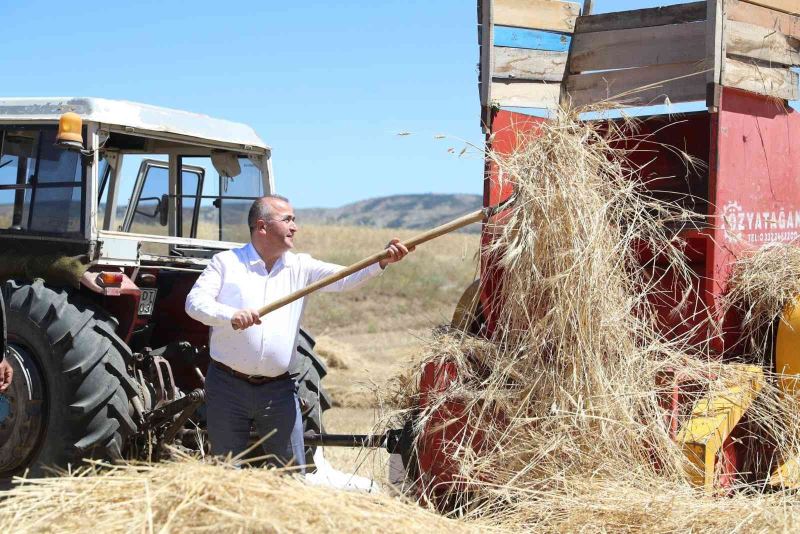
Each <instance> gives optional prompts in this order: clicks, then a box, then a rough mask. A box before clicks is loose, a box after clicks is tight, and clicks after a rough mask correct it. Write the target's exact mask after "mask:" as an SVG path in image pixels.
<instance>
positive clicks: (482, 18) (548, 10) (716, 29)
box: [419, 0, 800, 489]
mask: <svg viewBox="0 0 800 534" xmlns="http://www.w3.org/2000/svg"><path fill="white" fill-rule="evenodd" d="M586 4H591V2H586ZM587 7H589V6H580V5H578V4H574V3H569V2H558V1H552V0H525V1H524V2H523V1H521V0H478V13H479V15H478V32H479V42H480V75H479V78H480V82H479V89H480V98H481V119H482V126H483V128H484V131H485V133H486V135H487V143H489V144H490V145H491V148H492V149H493V150H495V151H497V152H499V153H507V152H509V151H511V150H513V149H514V147H515V145H516V144H517V143H518V142H519V141H520V139H521V138H522V136H524V135H525V134H526V133H527V132H530V131H531V130H532V128H533V127H534V126H535V125H536V124H537V123H539V122H540V121H546V120H547V118H546V115H547V110H549V109H553V108H554V107H555V106H558V105H559V104H571V105H572V106H584V105H587V104H594V103H598V102H602V101H604V100H609V101H622V102H624V104H625V106H626V107H628V108H633V107H644V112H645V115H643V116H642V117H640V119H641V120H642V126H641V128H642V133H650V134H652V135H653V136H654V141H657V142H660V143H663V145H664V146H672V147H680V148H681V149H682V150H685V151H686V152H688V153H689V154H691V155H692V156H694V157H695V158H697V159H698V160H699V161H701V162H704V163H705V164H706V165H705V166H697V167H692V168H689V169H687V168H686V165H685V160H683V158H681V157H679V156H677V155H676V154H675V153H673V152H672V151H670V150H669V149H667V148H662V149H661V150H660V151H659V153H658V154H657V155H656V157H654V156H653V154H652V152H650V153H648V154H647V155H642V160H641V161H640V162H637V163H640V164H642V165H644V168H643V171H642V172H643V175H644V176H645V177H648V178H655V177H659V178H658V179H657V180H655V181H654V182H651V184H652V186H653V187H654V188H656V187H657V189H658V193H656V194H657V195H660V196H664V197H666V198H669V199H670V200H673V201H677V202H680V203H682V204H683V205H684V206H685V207H686V208H688V209H691V210H693V211H695V212H698V213H701V214H703V215H706V216H707V218H706V223H705V225H704V226H702V227H701V228H699V229H692V230H685V231H683V232H682V234H681V237H682V238H684V239H685V241H686V242H687V243H688V247H687V256H688V260H689V263H690V266H691V268H692V270H693V271H694V273H695V275H696V277H695V280H696V282H695V284H696V287H695V288H694V290H695V291H694V292H693V293H692V295H693V296H692V298H693V299H694V300H695V302H689V305H687V306H685V307H682V308H681V310H682V311H681V312H680V313H679V314H677V315H676V314H675V313H673V312H674V305H675V303H676V301H675V300H671V299H670V298H669V297H664V296H663V295H661V296H659V297H654V299H656V298H657V299H658V301H657V302H656V304H657V306H658V309H659V311H660V315H661V316H662V319H663V323H664V325H665V327H667V328H671V329H674V331H675V332H678V333H683V332H686V331H687V330H688V329H689V328H692V327H695V326H697V325H700V324H701V321H702V320H703V319H705V318H707V317H706V316H704V315H701V314H696V313H693V310H711V311H712V314H714V315H716V319H718V321H719V322H720V323H721V324H722V325H723V329H722V331H721V333H720V332H716V331H710V330H709V329H706V331H705V332H704V333H703V334H702V335H704V336H708V337H709V338H711V341H712V347H713V351H714V352H715V354H716V355H717V356H718V357H719V358H720V359H721V360H726V359H731V358H733V357H735V356H737V355H738V354H739V352H740V351H741V348H740V344H737V340H738V339H739V336H740V325H741V318H740V317H736V316H734V315H733V314H728V316H727V317H722V316H721V314H722V308H721V306H720V298H721V297H722V295H724V294H725V292H726V290H727V284H728V280H729V276H730V273H731V266H732V262H734V261H735V260H736V259H737V258H738V257H740V255H741V254H742V252H743V251H745V250H748V249H752V248H753V247H760V246H763V245H764V244H767V243H773V242H790V241H796V240H797V238H798V236H800V147H798V146H797V145H796V144H795V143H794V142H793V140H795V139H798V138H800V137H798V134H800V117H798V114H797V113H796V112H795V111H794V110H793V109H792V108H791V107H790V105H789V102H790V101H793V100H797V99H798V75H797V73H796V72H794V71H792V70H791V68H792V67H793V66H796V65H798V64H800V46H799V45H800V41H799V40H798V39H800V2H797V1H795V0H760V1H756V0H753V1H744V0H709V1H708V2H693V3H688V4H678V5H672V6H668V7H662V8H652V9H638V10H633V11H623V12H617V13H609V14H596V15H592V14H589V13H588V12H586V11H587ZM582 9H583V11H584V12H583V13H582V12H581V11H582ZM589 9H590V8H589ZM642 88H643V89H642ZM692 102H693V103H695V104H693V105H692V104H688V106H690V109H693V110H694V111H689V112H685V113H682V114H681V115H680V116H679V117H677V118H676V117H675V116H674V115H672V113H674V112H675V111H677V110H680V109H682V108H681V107H680V106H685V105H687V104H686V103H692ZM649 106H653V107H652V108H649ZM676 106H677V107H676ZM628 111H630V110H628ZM640 112H641V111H640ZM647 112H649V114H647ZM666 126H668V127H666ZM653 146H656V145H653ZM654 150H655V149H654ZM633 157H634V158H635V157H636V156H635V154H634V156H633ZM645 158H646V159H645ZM648 162H649V163H648ZM661 177H666V178H661ZM510 193H511V191H508V190H504V189H503V188H502V187H501V185H500V183H499V181H498V176H497V173H496V169H494V168H493V165H492V164H491V163H490V162H488V161H487V164H486V174H485V178H484V205H485V206H490V205H495V204H497V203H498V202H499V201H501V200H503V199H505V198H507V197H508V196H509V195H510ZM491 239H492V237H491V235H490V233H488V232H487V231H486V229H485V228H484V232H483V235H482V240H483V243H484V244H487V243H488V242H490V240H491ZM497 282H498V276H497V266H496V265H494V264H493V262H492V259H491V258H489V257H484V258H483V260H482V263H481V277H480V279H479V280H477V281H476V283H475V284H474V285H473V286H472V287H471V288H470V290H469V291H468V292H467V293H466V294H465V296H464V298H462V302H461V303H459V306H458V308H457V313H456V317H455V318H454V324H458V325H460V326H462V327H469V326H470V325H472V326H473V327H474V326H476V325H477V324H478V323H483V324H484V325H485V327H486V329H487V330H488V332H491V331H492V329H493V328H494V323H493V321H494V317H495V312H496V310H494V309H493V302H494V299H493V298H492V297H493V295H494V294H495V290H496V284H497ZM666 283H667V285H666V286H665V287H669V283H670V281H669V280H667V281H666ZM476 294H477V295H479V296H478V297H477V298H475V299H472V296H473V295H476ZM471 303H472V305H470V304H471ZM790 320H791V318H790ZM791 335H792V333H790V332H789V329H787V328H779V330H778V338H779V343H778V345H780V338H781V336H784V339H785V340H789V336H791ZM782 346H783V349H782V351H783V352H782V354H780V355H779V357H780V359H781V360H782V361H783V362H784V368H783V370H785V369H787V368H794V369H798V367H797V362H798V361H800V347H797V345H796V344H792V343H789V342H788V341H787V342H784V343H783V344H782ZM792 347H797V348H792ZM786 362H788V367H787V366H786ZM773 370H774V369H773ZM455 372H456V371H455V367H454V366H444V367H437V366H435V365H433V364H429V365H428V367H427V368H426V369H425V372H424V374H423V377H422V381H421V384H420V386H421V390H422V393H423V394H422V402H423V404H424V403H425V399H426V392H428V393H430V392H433V391H442V390H444V389H445V388H446V387H447V385H448V384H449V383H450V381H452V380H453V379H454V376H455ZM678 398H679V395H678V394H677V392H676V394H675V395H674V396H673V399H674V400H671V399H668V403H669V402H670V401H671V402H672V406H671V408H672V409H675V410H676V409H677V406H676V405H675V404H676V403H677V402H678V400H677V399H678ZM733 411H734V412H735V411H736V410H733ZM440 412H441V413H438V414H435V415H434V416H433V417H432V418H431V423H430V424H429V425H428V427H427V428H426V430H425V431H424V432H423V435H422V438H421V441H420V448H419V469H420V477H421V480H422V481H423V483H424V484H426V485H427V486H428V487H430V486H432V485H437V484H438V485H439V487H442V488H448V485H450V484H455V481H454V475H455V469H454V466H453V465H451V464H449V463H448V462H447V460H446V455H445V454H444V453H443V452H442V447H443V443H447V442H448V441H451V440H453V439H454V438H456V437H460V438H462V439H463V437H464V436H465V435H467V434H469V435H470V437H469V438H468V439H469V440H471V442H472V443H473V444H477V445H476V446H479V443H480V440H481V435H480V431H479V430H475V429H467V428H465V422H466V416H465V415H464V414H463V408H461V407H460V406H459V405H457V404H452V403H451V404H447V405H445V406H444V407H443V408H442V409H441V410H440ZM460 416H461V423H462V424H449V425H446V426H444V427H443V428H442V426H443V425H437V423H440V422H442V421H444V420H452V419H454V418H455V419H458V418H459V417H460ZM740 417H741V413H739V414H738V415H737V414H733V413H732V414H731V415H730V417H728V418H727V419H726V420H725V421H723V422H722V423H721V424H720V426H719V427H718V428H714V429H712V431H713V432H714V433H715V435H717V436H719V439H716V440H715V439H711V440H706V441H704V442H703V443H702V444H700V447H701V450H700V452H699V453H698V452H697V451H698V449H697V448H695V449H694V451H695V453H691V454H695V456H694V457H693V458H690V459H692V460H693V461H694V463H695V464H696V465H697V466H698V468H699V469H700V470H701V472H703V473H704V476H700V477H697V483H698V484H700V485H705V486H706V487H707V488H708V489H712V488H711V486H712V484H714V483H715V482H714V481H715V480H716V483H717V484H722V485H727V484H730V483H732V482H733V481H734V480H735V478H736V476H737V473H739V472H740V471H741V469H740V468H741V465H742V462H743V460H744V456H745V454H746V451H745V450H743V449H742V446H741V445H738V444H737V443H736V442H735V441H736V440H734V439H732V438H731V436H732V435H733V436H735V433H736V430H735V426H736V423H737V422H738V420H739V418H740ZM688 424H689V425H691V421H690V422H689V423H688ZM676 431H677V428H676ZM465 433H467V434H465ZM676 439H683V440H684V441H685V442H684V446H685V450H687V451H690V450H692V446H697V445H698V444H697V443H692V442H690V441H691V439H690V438H687V435H686V434H685V433H684V434H682V437H679V436H676ZM697 441H701V440H697ZM688 454H690V452H687V455H688ZM715 470H716V475H717V476H716V478H715V477H714V474H715ZM720 473H721V474H722V476H719V475H720Z"/></svg>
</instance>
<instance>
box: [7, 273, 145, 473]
mask: <svg viewBox="0 0 800 534" xmlns="http://www.w3.org/2000/svg"><path fill="white" fill-rule="evenodd" d="M2 296H3V300H4V301H5V304H6V314H7V317H6V320H7V324H8V345H9V359H10V361H11V364H12V365H13V366H14V381H13V382H12V386H11V388H10V389H9V390H7V391H6V392H5V394H4V395H0V478H3V477H8V476H12V475H15V474H20V473H24V472H25V471H26V470H28V473H29V475H32V476H41V475H43V474H46V473H47V470H46V468H47V467H55V468H64V467H66V466H68V465H70V464H71V465H76V464H78V463H79V462H80V461H81V460H82V459H83V458H102V459H111V460H114V459H119V458H120V457H121V456H122V451H123V448H124V446H125V443H126V440H127V438H128V437H129V436H130V435H132V434H134V433H135V432H136V430H137V425H136V423H135V422H134V420H133V418H132V417H131V411H130V403H129V401H130V399H131V398H132V397H133V396H134V395H135V394H136V386H135V383H134V382H133V381H132V380H131V378H130V377H129V376H128V374H127V371H126V367H125V357H126V356H127V357H130V349H129V348H128V347H127V345H125V343H124V342H123V341H122V340H121V339H119V338H118V337H117V336H116V334H115V333H114V332H113V330H112V329H111V328H110V327H109V326H108V324H107V322H106V321H105V319H106V316H105V314H104V313H103V312H102V311H101V310H96V309H94V308H93V307H92V306H91V305H90V304H88V303H86V302H84V301H82V300H81V299H80V297H79V295H77V294H76V293H74V292H72V291H69V290H66V289H61V288H51V287H48V286H45V285H44V283H43V282H42V281H41V280H37V281H35V282H33V283H25V282H17V281H13V280H12V281H8V282H6V284H5V285H4V286H3V288H2Z"/></svg>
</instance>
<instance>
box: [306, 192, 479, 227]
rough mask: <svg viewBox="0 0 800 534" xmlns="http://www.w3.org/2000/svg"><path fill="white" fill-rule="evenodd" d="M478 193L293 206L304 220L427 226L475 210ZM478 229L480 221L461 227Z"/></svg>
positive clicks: (382, 225)
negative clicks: (339, 204) (313, 206)
mask: <svg viewBox="0 0 800 534" xmlns="http://www.w3.org/2000/svg"><path fill="white" fill-rule="evenodd" d="M482 202H483V200H482V198H481V196H480V195H467V194H458V195H435V194H422V195H392V196H388V197H380V198H370V199H367V200H360V201H358V202H353V203H352V204H346V205H344V206H341V207H339V208H304V209H297V210H295V212H296V215H297V218H298V220H299V222H300V224H301V225H303V224H342V225H352V226H373V227H378V228H412V229H420V230H424V229H428V228H433V227H434V226H438V225H440V224H443V223H445V222H448V221H450V220H452V219H455V218H456V217H460V216H461V215H464V214H466V213H469V212H470V211H475V210H476V209H478V208H480V207H481V205H482ZM464 230H465V231H467V232H470V233H478V232H480V225H479V224H473V225H470V226H468V227H467V228H465V229H464Z"/></svg>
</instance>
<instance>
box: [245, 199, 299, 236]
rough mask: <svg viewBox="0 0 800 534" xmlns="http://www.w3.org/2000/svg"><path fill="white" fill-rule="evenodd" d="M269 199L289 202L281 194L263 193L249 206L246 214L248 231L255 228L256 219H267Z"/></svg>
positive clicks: (268, 215)
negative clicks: (263, 194)
mask: <svg viewBox="0 0 800 534" xmlns="http://www.w3.org/2000/svg"><path fill="white" fill-rule="evenodd" d="M269 199H275V200H282V201H284V202H286V203H287V204H288V203H289V199H288V198H286V197H284V196H281V195H265V196H263V197H261V198H258V199H256V200H254V201H253V204H252V205H251V206H250V212H249V213H248V214H247V226H249V227H250V232H251V233H252V232H253V230H255V229H256V221H258V220H259V219H263V220H265V221H266V220H267V219H269V217H270V215H271V213H270V211H269Z"/></svg>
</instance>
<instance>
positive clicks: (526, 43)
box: [494, 26, 570, 52]
mask: <svg viewBox="0 0 800 534" xmlns="http://www.w3.org/2000/svg"><path fill="white" fill-rule="evenodd" d="M569 42H570V37H569V36H568V35H564V34H563V33H554V32H546V31H541V30H526V29H524V28H509V27H508V26H495V27H494V44H495V46H505V47H509V48H534V49H536V50H549V51H550V52H566V51H567V50H568V49H569Z"/></svg>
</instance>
